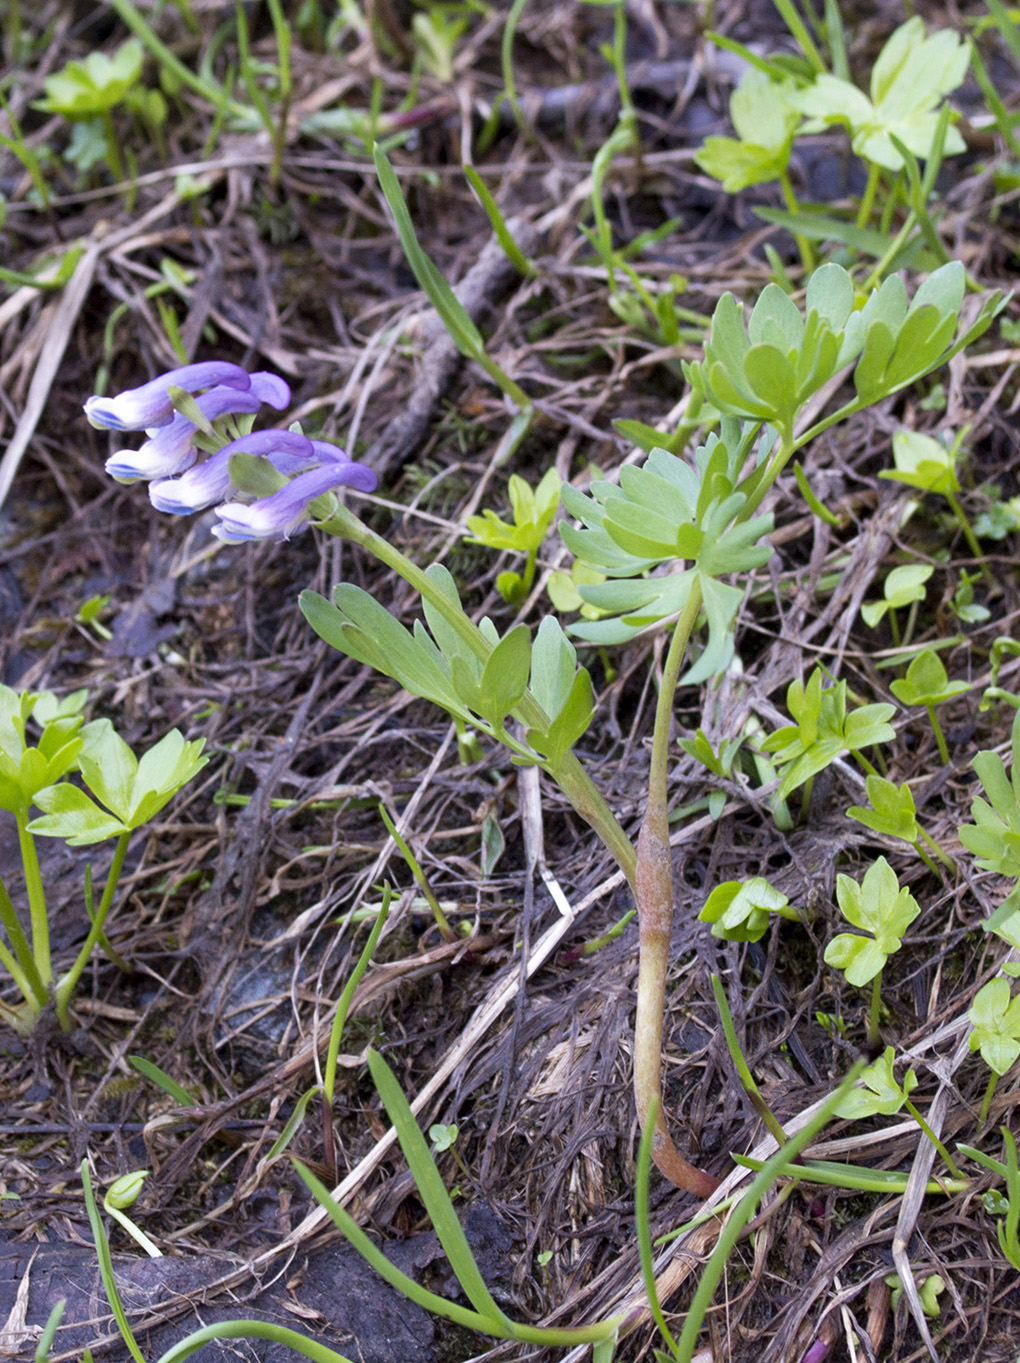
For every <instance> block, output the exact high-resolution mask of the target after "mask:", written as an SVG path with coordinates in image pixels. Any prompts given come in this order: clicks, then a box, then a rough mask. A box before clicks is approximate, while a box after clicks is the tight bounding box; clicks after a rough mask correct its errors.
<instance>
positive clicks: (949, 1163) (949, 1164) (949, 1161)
mask: <svg viewBox="0 0 1020 1363" xmlns="http://www.w3.org/2000/svg"><path fill="white" fill-rule="evenodd" d="M904 1106H905V1107H906V1109H907V1111H908V1112H909V1113H910V1115H911V1117H913V1119H914V1121H915V1122H916V1123H917V1124H918V1126H919V1127H920V1128H921V1130H922V1131H923V1132H924V1134H925V1135H926V1136H927V1137H928V1139H929V1140H930V1141H931V1143H932V1145H934V1147H935V1149H936V1150H937V1151H938V1152H939V1154H940V1155H941V1156H942V1162H943V1164H945V1166H946V1168H947V1169H948V1170H949V1172H950V1173H951V1174H952V1176H953V1178H963V1174H962V1173H961V1172H960V1166H959V1165H958V1164H957V1163H956V1161H955V1160H954V1159H953V1157H952V1155H951V1154H950V1153H949V1151H948V1150H947V1149H946V1147H945V1145H944V1144H943V1143H942V1141H940V1140H939V1138H938V1136H936V1135H935V1132H934V1131H933V1130H932V1129H931V1127H930V1126H929V1125H928V1123H927V1122H926V1121H925V1119H924V1118H923V1117H922V1116H921V1114H920V1112H918V1110H917V1108H916V1107H915V1106H914V1104H913V1103H912V1102H911V1101H910V1099H909V1098H907V1099H905V1100H904Z"/></svg>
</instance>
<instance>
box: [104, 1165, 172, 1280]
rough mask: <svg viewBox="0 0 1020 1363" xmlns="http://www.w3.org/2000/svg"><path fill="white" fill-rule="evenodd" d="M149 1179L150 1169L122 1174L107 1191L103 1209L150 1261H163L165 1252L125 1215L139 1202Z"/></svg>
mask: <svg viewBox="0 0 1020 1363" xmlns="http://www.w3.org/2000/svg"><path fill="white" fill-rule="evenodd" d="M148 1177H149V1170H148V1169H136V1170H135V1171H134V1172H133V1173H131V1174H121V1176H120V1178H118V1179H116V1180H115V1181H114V1182H113V1183H111V1184H110V1186H109V1188H108V1189H107V1192H106V1196H105V1197H104V1198H103V1207H104V1209H105V1210H106V1212H107V1213H108V1214H109V1215H110V1216H112V1217H113V1219H114V1221H116V1222H117V1224H118V1225H120V1226H123V1228H124V1229H125V1230H126V1231H127V1233H128V1235H130V1236H131V1238H132V1240H134V1241H135V1243H136V1244H138V1245H140V1246H141V1247H142V1249H144V1250H145V1252H146V1254H148V1256H149V1257H150V1259H161V1258H162V1257H163V1251H162V1250H160V1249H157V1248H156V1246H155V1245H154V1244H153V1243H152V1241H151V1240H150V1239H149V1237H148V1236H147V1235H146V1234H145V1232H144V1231H143V1230H141V1228H140V1227H138V1226H136V1225H135V1223H134V1222H133V1221H132V1220H131V1218H130V1217H129V1216H125V1215H124V1213H125V1210H126V1209H127V1208H128V1207H133V1206H134V1204H135V1202H137V1200H138V1194H139V1193H140V1192H141V1191H142V1185H143V1184H144V1182H145V1180H146V1179H147V1178H148Z"/></svg>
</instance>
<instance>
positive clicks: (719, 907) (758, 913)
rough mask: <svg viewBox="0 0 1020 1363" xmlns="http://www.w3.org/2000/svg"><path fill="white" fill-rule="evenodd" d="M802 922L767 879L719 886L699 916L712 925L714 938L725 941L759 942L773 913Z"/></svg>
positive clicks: (736, 881)
mask: <svg viewBox="0 0 1020 1363" xmlns="http://www.w3.org/2000/svg"><path fill="white" fill-rule="evenodd" d="M773 913H775V914H778V915H779V916H780V918H788V919H790V921H791V922H793V923H799V922H800V915H799V914H798V913H797V910H796V909H791V908H790V901H789V899H788V898H787V896H786V895H785V894H783V893H782V891H781V890H777V889H775V888H774V886H772V885H770V884H769V882H768V881H767V880H766V879H765V877H764V876H752V877H751V878H750V880H744V881H740V880H727V881H724V882H723V884H722V885H717V886H716V887H715V889H714V890H713V891H712V893H711V894H710V895H709V896H708V899H707V900H706V901H705V907H704V908H703V909H702V910H701V912H700V913H699V914H698V918H699V919H700V920H701V922H702V923H711V924H712V936H713V937H721V938H722V939H723V940H724V941H726V942H758V941H760V940H761V938H762V937H764V936H765V933H766V931H767V929H768V925H769V921H770V918H769V916H770V914H773Z"/></svg>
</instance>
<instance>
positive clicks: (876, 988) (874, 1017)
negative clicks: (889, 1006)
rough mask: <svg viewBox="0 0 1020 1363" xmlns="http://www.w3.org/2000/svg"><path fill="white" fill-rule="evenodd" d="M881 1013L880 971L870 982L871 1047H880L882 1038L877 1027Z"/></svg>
mask: <svg viewBox="0 0 1020 1363" xmlns="http://www.w3.org/2000/svg"><path fill="white" fill-rule="evenodd" d="M881 1011H882V972H881V970H880V971H879V972H878V974H877V975H876V976H875V978H874V980H872V982H871V1011H870V1013H869V1014H868V1042H869V1044H870V1045H872V1046H880V1045H881V1044H882V1037H881V1033H880V1032H879V1026H878V1024H879V1018H880V1015H881Z"/></svg>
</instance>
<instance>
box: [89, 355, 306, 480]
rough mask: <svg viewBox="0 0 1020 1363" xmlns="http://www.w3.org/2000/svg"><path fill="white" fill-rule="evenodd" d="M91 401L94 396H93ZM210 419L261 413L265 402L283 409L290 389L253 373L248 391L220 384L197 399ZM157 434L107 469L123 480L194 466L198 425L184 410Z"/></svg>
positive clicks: (113, 457) (272, 378) (112, 461)
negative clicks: (182, 413)
mask: <svg viewBox="0 0 1020 1363" xmlns="http://www.w3.org/2000/svg"><path fill="white" fill-rule="evenodd" d="M90 401H91V399H90ZM195 401H196V403H197V404H198V407H199V409H200V410H201V412H202V413H203V415H204V416H206V417H208V419H209V420H210V421H215V420H216V418H217V417H221V416H226V415H227V414H228V413H230V414H233V415H237V414H240V413H245V412H249V413H250V412H257V411H258V409H259V407H260V406H261V404H262V403H263V402H265V403H268V404H269V406H270V407H274V408H276V410H277V411H279V410H280V409H281V408H283V407H286V406H287V405H288V403H289V402H290V389H289V387H288V386H287V384H286V383H285V382H284V381H283V379H281V378H280V377H279V375H277V374H270V373H266V372H260V373H257V374H252V375H251V387H250V388H249V389H248V390H247V392H241V391H240V390H239V389H237V388H226V387H223V386H220V387H218V388H212V389H210V390H209V392H208V393H203V394H202V396H201V397H199V398H196V399H195ZM153 429H154V434H153V435H152V436H151V437H150V439H148V440H147V441H146V442H145V444H144V445H142V446H141V448H140V449H137V450H118V451H117V453H116V454H113V455H111V456H110V458H109V459H107V461H106V471H107V473H108V474H109V475H110V477H111V478H116V479H117V481H118V482H121V483H133V482H136V481H137V480H138V479H140V478H172V477H173V476H174V475H175V474H178V473H183V472H184V470H185V469H189V468H191V466H192V464H194V462H195V460H196V459H197V458H198V450H197V449H196V447H195V441H194V437H195V435H196V434H197V433H198V428H197V427H196V426H195V425H194V424H193V423H192V422H190V421H189V420H188V419H187V417H185V416H182V415H181V413H180V412H174V415H173V419H172V420H171V422H170V424H169V425H168V426H159V427H154V428H153Z"/></svg>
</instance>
